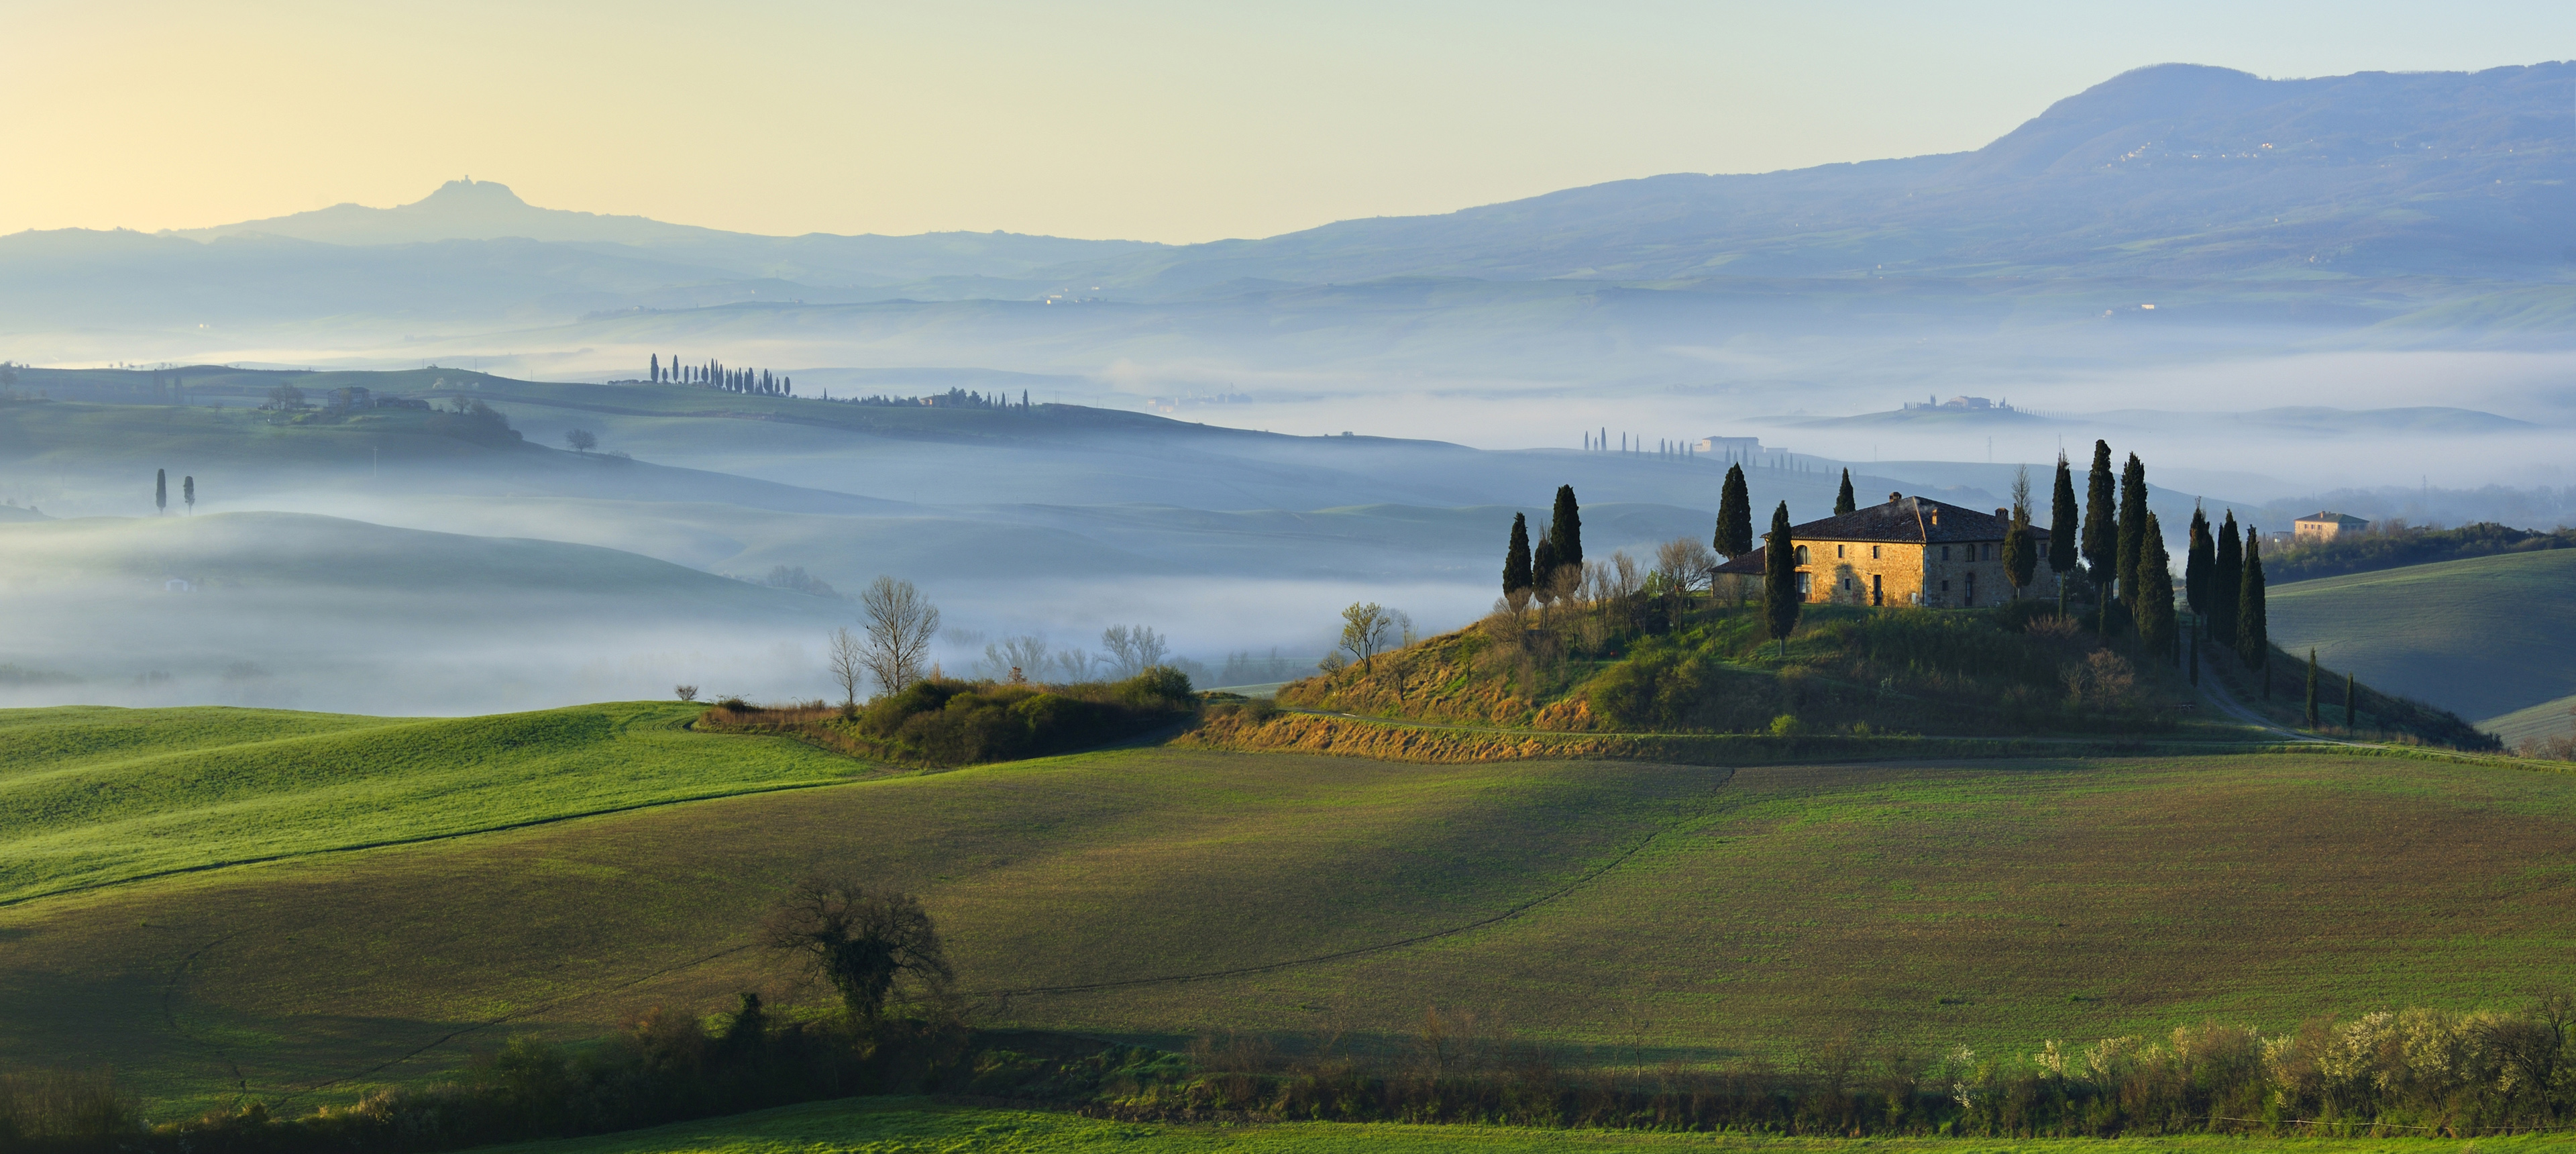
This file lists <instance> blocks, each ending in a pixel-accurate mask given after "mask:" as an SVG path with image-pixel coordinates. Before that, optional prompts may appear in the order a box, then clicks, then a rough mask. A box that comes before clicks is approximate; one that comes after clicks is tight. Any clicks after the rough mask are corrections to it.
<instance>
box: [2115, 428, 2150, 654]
mask: <svg viewBox="0 0 2576 1154" xmlns="http://www.w3.org/2000/svg"><path fill="white" fill-rule="evenodd" d="M2146 534H2147V467H2146V465H2145V464H2144V463H2142V462H2140V461H2139V460H2138V455H2137V454H2136V453H2131V454H2129V460H2128V462H2127V463H2125V464H2123V465H2121V466H2120V555H2119V558H2118V559H2117V560H2116V561H2114V562H2113V564H2115V565H2117V566H2118V567H2119V572H2118V576H2119V579H2120V610H2121V613H2122V615H2123V616H2127V617H2135V616H2137V612H2138V599H2139V595H2140V592H2141V590H2140V589H2139V584H2140V581H2141V578H2142V577H2143V575H2144V568H2143V563H2144V562H2145V560H2146V555H2147V553H2146V544H2147V536H2146Z"/></svg>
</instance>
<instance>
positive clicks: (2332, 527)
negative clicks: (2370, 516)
mask: <svg viewBox="0 0 2576 1154" xmlns="http://www.w3.org/2000/svg"><path fill="white" fill-rule="evenodd" d="M2368 528H2370V522H2368V521H2364V520H2362V519H2361V518H2359V517H2352V516H2347V515H2345V514H2342V513H2310V514H2308V515H2307V516H2305V517H2301V518H2299V519H2298V520H2296V521H2292V522H2290V539H2291V540H2293V541H2332V540H2334V539H2335V538H2337V537H2341V536H2343V535H2345V534H2347V533H2360V532H2362V531H2363V530H2366V529H2368Z"/></svg>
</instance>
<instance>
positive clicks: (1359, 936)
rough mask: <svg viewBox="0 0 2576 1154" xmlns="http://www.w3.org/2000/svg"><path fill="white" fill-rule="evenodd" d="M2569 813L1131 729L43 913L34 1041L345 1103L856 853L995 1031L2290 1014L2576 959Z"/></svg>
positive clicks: (736, 959)
mask: <svg viewBox="0 0 2576 1154" xmlns="http://www.w3.org/2000/svg"><path fill="white" fill-rule="evenodd" d="M510 720H511V719H495V720H494V721H493V722H492V724H501V723H505V722H509V721H510ZM631 728H634V727H630V729H631ZM393 732H395V731H394V730H391V729H371V730H367V731H364V733H361V734H357V735H356V736H361V737H363V736H366V735H367V734H375V733H385V734H391V733H393ZM668 738H669V740H670V741H671V742H672V743H673V745H672V746H671V747H669V748H670V750H672V751H680V750H685V749H688V748H715V747H716V746H714V745H713V744H712V743H715V742H718V741H721V740H723V739H712V738H699V737H695V736H693V735H687V734H679V733H671V734H669V735H668ZM316 740H320V739H318V738H317V739H316ZM630 740H631V739H630ZM691 743H710V744H706V745H692V744H691ZM725 748H739V747H725ZM669 756H672V753H669V752H665V751H662V750H655V751H651V752H649V753H636V754H630V755H628V756H625V757H622V758H620V759H618V760H617V762H616V764H617V765H618V766H619V767H620V768H619V769H618V770H617V771H616V772H619V773H623V774H633V773H635V772H637V770H638V769H639V768H640V767H643V766H648V765H651V764H653V763H654V762H656V761H659V760H661V759H663V758H665V757H669ZM685 764H686V763H684V762H675V763H674V765H675V767H676V766H680V765H685ZM684 772H685V773H687V774H690V775H696V774H703V773H705V772H708V770H707V769H706V768H704V767H703V766H701V767H700V768H697V769H694V770H686V771H683V770H681V769H678V768H675V769H674V771H673V773H674V776H680V775H682V774H683V773H684ZM307 812H317V811H307ZM2571 816H2576V777H2564V776H2557V775H2551V774H2544V773H2532V772H2525V771H2519V770H2512V769H2501V768H2488V767H2480V766H2462V765H2452V764H2444V763H2437V762H2425V761H2407V760H2396V759H2356V758H2346V757H2323V756H2317V757H2290V756H2268V757H2262V756H2249V757H2228V758H2219V757H2211V758H2181V759H2141V760H2126V761H2086V760H2064V761H2036V760H2034V761H2022V762H2012V763H1983V764H1980V763H1957V764H1912V765H1901V766H1865V765H1847V766H1821V767H1803V768H1781V769H1747V770H1741V771H1736V772H1734V773H1733V774H1732V775H1730V774H1729V773H1728V772H1727V771H1724V770H1711V769H1706V768H1694V767H1681V766H1657V765H1640V764H1629V763H1615V762H1575V763H1565V762H1558V763H1549V762H1511V763H1501V764H1485V765H1465V766H1423V765H1391V764H1386V763H1379V762H1370V761H1362V760H1356V759H1344V758H1313V757H1302V756H1292V755H1243V754H1217V753H1192V752H1183V751H1174V750H1125V751H1113V752H1104V753H1097V754H1089V755H1081V756H1075V757H1066V758H1057V759H1050V760H1046V761H1038V762H1023V763H1013V764H1007V765H996V766H987V767H981V768H976V769H967V770H959V771H955V772H950V773H943V774H936V775H929V776H919V777H899V778H885V779H878V780H872V781H866V782H859V783H853V784H849V785H844V786H836V787H831V788H826V789H818V790H805V791H798V792H793V793H776V794H767V795H758V796H746V797H733V798H726V799H721V800H714V801H707V802H700V803H694V804H690V805H685V806H672V807H664V808H657V809H649V810H643V811H637V812H632V813H625V814H620V815H616V816H611V817H603V818H598V819H593V820H583V821H575V822H566V823H560V824H553V825H546V826H540V827H534V828H527V829H520V830H513V831H508V832H501V833H495V834H490V835H484V836H477V837H472V838H465V839H458V840H448V841H440V842H435V843H428V844H421V845H412V846H402V847H394V848H388V849H384V850H378V851H370V852H364V853H355V854H338V855H330V856H326V857H315V858H303V859H298V860H292V861H286V862H279V863H274V864H270V865H265V866H260V867H256V868H250V869H240V870H222V871H214V872H206V873H197V874H190V875H184V876H180V877H173V878H165V879H161V880H157V881H149V882H143V883H138V884H133V885H126V886H119V887H115V888H111V889H106V890H100V891H94V892H90V893H86V894H80V895H75V896H72V897H68V898H58V899H48V900H44V901H38V902H31V903H25V904H21V905H18V906H15V907H11V908H8V909H5V910H0V936H5V937H6V938H7V939H8V940H9V941H10V942H11V949H10V954H9V963H8V968H7V970H6V972H5V976H0V1015H5V1016H6V1017H7V1018H8V1020H10V1021H11V1022H12V1023H13V1025H12V1029H11V1030H10V1031H8V1032H7V1033H6V1035H5V1036H0V1060H8V1061H43V1060H58V1059H59V1058H60V1056H61V1055H64V1054H73V1053H76V1054H79V1055H81V1056H82V1057H83V1060H85V1061H91V1062H102V1061H103V1062H112V1063H114V1064H115V1065H116V1066H117V1068H118V1069H119V1070H120V1071H121V1072H123V1074H124V1075H125V1076H128V1077H130V1078H132V1079H133V1080H134V1081H135V1083H136V1084H137V1085H138V1086H140V1087H142V1088H143V1089H145V1090H146V1092H147V1093H149V1094H151V1095H152V1096H154V1097H155V1098H157V1099H159V1100H161V1101H164V1102H167V1103H170V1104H171V1108H174V1109H175V1108H178V1107H179V1106H183V1105H187V1104H190V1103H199V1104H201V1103H204V1102H207V1101H209V1100H211V1096H212V1095H214V1094H216V1093H218V1092H219V1089H220V1088H222V1087H229V1086H232V1085H234V1084H235V1083H236V1082H237V1081H238V1082H245V1083H247V1085H248V1087H249V1088H250V1090H251V1092H252V1093H254V1094H258V1095H263V1096H266V1097H269V1098H270V1099H272V1100H277V1099H281V1098H284V1099H288V1100H291V1101H293V1102H301V1103H308V1104H309V1103H310V1102H312V1101H316V1100H321V1099H327V1098H330V1097H333V1096H337V1095H342V1094H345V1093H349V1092H352V1091H353V1090H354V1089H355V1088H358V1087H361V1086H363V1085H365V1084H368V1083H370V1082H376V1081H381V1080H386V1079H399V1078H407V1077H420V1076H425V1075H427V1074H430V1073H433V1072H435V1071H436V1070H438V1069H440V1068H443V1067H444V1066H445V1065H447V1064H448V1063H450V1062H453V1061H454V1060H456V1058H457V1057H458V1056H459V1055H460V1054H461V1053H462V1052H463V1051H464V1050H465V1049H467V1048H469V1047H472V1046H475V1045H480V1044H486V1043H489V1042H491V1041H493V1040H494V1039H496V1038H498V1037H500V1036H504V1035H506V1034H508V1033H511V1032H515V1031H522V1030H530V1031H537V1032H540V1033H551V1034H555V1035H558V1036H590V1035H594V1034H597V1033H600V1032H603V1031H606V1030H609V1029H613V1028H615V1027H616V1026H617V1025H618V1024H619V1023H621V1022H622V1021H623V1020H625V1019H626V1018H628V1017H629V1016H631V1015H633V1014H635V1013H638V1012H640V1011H642V1010H643V1009H645V1008H647V1007H650V1006H654V1005H668V1006H672V1007H675V1008H685V1009H689V1010H693V1011H708V1010H713V1009H716V1008H718V1007H720V1006H723V1005H726V1004H729V1003H730V1001H731V999H732V996H733V994H734V992H735V991H738V990H743V989H766V990H769V991H770V992H771V993H772V994H773V995H777V996H789V997H793V996H797V992H796V991H795V990H794V989H793V988H792V987H791V986H790V985H789V984H788V982H787V980H786V975H785V974H783V973H782V972H780V971H779V970H777V969H775V968H773V967H772V966H771V965H770V964H769V963H768V962H767V960H766V959H764V958H763V957H761V956H760V954H759V952H758V951H757V950H755V949H752V948H750V946H749V945H748V943H749V941H750V933H751V930H752V927H753V926H754V925H755V924H756V922H757V920H758V919H759V917H760V916H761V914H762V912H763V910H764V909H765V908H766V906H767V904H768V903H769V902H770V901H771V900H772V899H773V897H774V895H776V894H777V893H778V892H779V889H780V887H781V886H782V885H783V884H784V883H785V882H786V881H787V880H789V879H790V878H792V877H794V876H795V875H797V874H798V873H801V872H804V871H806V870H809V869H812V868H815V867H817V866H829V867H832V868H837V869H847V870H853V871H856V872H858V873H860V874H862V875H864V876H867V877H871V878H874V879H877V880H879V881H881V882H883V883H885V884H891V885H898V886H901V887H904V888H907V889H910V890H913V891H915V892H918V893H920V894H922V895H923V896H924V898H925V900H926V901H927V902H928V903H929V905H930V908H931V909H932V910H933V911H934V913H935V914H936V915H937V916H938V917H939V918H940V919H941V924H942V926H943V928H944V930H945V931H946V933H947V934H948V935H949V937H950V939H951V942H952V953H953V956H954V957H955V958H956V959H957V960H958V963H959V966H960V986H961V987H962V988H963V989H964V990H966V991H968V992H969V995H970V997H971V998H972V1000H973V1001H974V1002H975V1004H976V1005H977V1006H978V1007H979V1010H978V1013H979V1015H980V1017H981V1019H982V1020H983V1021H985V1022H988V1023H993V1024H1002V1025H1021V1026H1031V1027H1043V1028H1054V1029H1068V1030H1079V1031H1083V1032H1086V1033H1092V1034H1095V1035H1096V1034H1104V1033H1105V1034H1112V1035H1123V1036H1129V1037H1137V1038H1143V1039H1149V1040H1164V1041H1169V1040H1175V1039H1180V1038H1185V1037H1187V1036H1190V1035H1194V1034H1198V1033H1201V1032H1205V1031H1211V1030H1228V1029H1233V1030H1244V1031H1252V1032H1256V1033H1259V1034H1263V1035H1268V1036H1271V1037H1274V1038H1276V1039H1277V1040H1279V1042H1280V1043H1281V1044H1283V1045H1286V1046H1289V1047H1292V1048H1293V1047H1296V1046H1301V1045H1308V1044H1312V1043H1315V1042H1317V1041H1319V1040H1320V1039H1322V1038H1324V1037H1325V1036H1328V1035H1331V1036H1339V1037H1341V1038H1342V1039H1343V1040H1344V1043H1345V1044H1352V1045H1359V1046H1363V1047H1377V1046H1392V1045H1397V1044H1401V1042H1402V1040H1403V1039H1405V1038H1406V1037H1408V1036H1410V1035H1411V1033H1412V1032H1413V1031H1414V1030H1416V1029H1417V1027H1418V1024H1419V1023H1420V1021H1421V1020H1422V1016H1423V1013H1424V1010H1425V1009H1426V1008H1427V1007H1431V1006H1439V1007H1443V1008H1444V1011H1446V1010H1467V1011H1472V1012H1474V1013H1476V1014H1479V1015H1483V1016H1487V1017H1493V1016H1497V1015H1498V1016H1499V1017H1500V1019H1501V1020H1502V1021H1503V1022H1505V1023H1506V1024H1507V1025H1508V1026H1509V1027H1510V1028H1511V1029H1513V1030H1514V1031H1516V1032H1518V1033H1520V1034H1522V1035H1524V1036H1528V1037H1532V1038H1535V1039H1539V1040H1544V1041H1547V1042H1550V1043H1553V1044H1557V1045H1561V1046H1566V1047H1572V1048H1574V1049H1573V1051H1572V1052H1573V1053H1575V1054H1576V1055H1578V1057H1581V1056H1584V1055H1588V1058H1585V1059H1583V1060H1591V1061H1612V1062H1620V1063H1628V1062H1640V1061H1642V1062H1649V1063H1651V1062H1654V1061H1660V1060H1662V1059H1664V1058H1666V1057H1671V1058H1678V1059H1682V1060H1685V1061H1688V1060H1698V1059H1715V1058H1722V1057H1725V1056H1728V1055H1739V1054H1745V1053H1761V1054H1771V1055H1775V1056H1781V1057H1793V1056H1795V1055H1797V1054H1799V1053H1802V1052H1804V1050H1805V1048H1806V1047H1808V1046H1810V1045H1811V1044H1813V1043H1815V1042H1816V1041H1817V1040H1818V1039H1821V1038H1825V1037H1830V1036H1833V1035H1836V1034H1839V1033H1842V1032H1846V1031H1857V1032H1859V1033H1860V1034H1861V1035H1863V1036H1867V1037H1871V1038H1875V1039H1881V1040H1884V1041H1885V1042H1886V1043H1887V1044H1891V1045H1903V1046H1908V1047H1920V1048H1924V1049H1927V1050H1928V1049H1933V1048H1940V1047H1946V1046H1949V1045H1953V1044H1958V1043H1966V1044H1970V1045H1976V1046H1986V1045H1993V1044H2010V1045H2025V1044H2028V1040H2029V1039H2031V1038H2038V1037H2070V1038H2090V1037H2097V1036H2104V1035H2109V1034H2115V1033H2127V1032H2152V1031H2156V1030H2160V1029H2162V1028H2164V1027H2166V1026H2169V1025H2171V1024H2173V1023H2176V1022H2178V1021H2183V1020H2197V1019H2199V1018H2200V1017H2202V1016H2206V1015H2219V1016H2222V1017H2226V1018H2230V1019H2238V1018H2242V1019H2249V1020H2253V1021H2257V1022H2260V1023H2265V1024H2267V1025H2270V1026H2273V1027H2286V1026H2288V1025H2290V1024H2292V1023H2294V1022H2296V1021H2298V1020H2300V1019H2302V1018H2304V1017H2306V1016H2309V1015H2312V1014H2315V1013H2320V1012H2325V1011H2329V1010H2348V1009H2352V1008H2355V1007H2364V1006H2372V1005H2381V1004H2434V1005H2470V1004H2498V1003H2501V1002H2505V1001H2509V1000H2510V999H2511V998H2513V997H2515V996H2517V995H2518V994H2519V993H2520V992H2521V991H2524V990H2527V989H2532V988H2537V986H2538V984H2541V983H2545V982H2546V981H2548V980H2551V976H2552V975H2553V974H2555V972H2556V968H2555V967H2556V964H2557V963H2556V958H2557V944H2558V943H2561V942H2563V941H2564V940H2565V939H2566V937H2567V936H2568V935H2569V934H2570V933H2571V932H2576V888H2571V887H2568V886H2564V885H2561V884H2560V881H2561V879H2559V878H2558V877H2557V876H2556V875H2554V874H2552V873H2551V872H2550V871H2548V870H2547V869H2541V868H2535V867H2534V866H2533V865H2532V863H2533V862H2548V861H2554V860H2561V859H2563V858H2565V857H2566V856H2567V855H2568V854H2569V853H2570V852H2571V851H2576V841H2571V838H2572V837H2576V835H2571V834H2569V833H2568V832H2567V831H2568V830H2569V829H2571V828H2576V826H2571V824H2570V821H2569V818H2570V817H2571ZM257 832H258V831H256V830H253V829H249V828H243V829H240V830H238V831H237V832H236V833H235V834H234V835H233V836H235V837H237V838H247V837H250V836H254V835H256V834H257ZM119 840H120V842H130V841H133V840H137V839H136V838H134V837H126V838H121V839H119ZM2355 845H2368V846H2369V847H2370V848H2369V852H2368V853H2366V854H2365V853H2354V852H2347V851H2348V850H2349V847H2352V846H2355ZM2256 924H2259V925H2263V926H2265V927H2267V931H2266V932H2265V933H2264V934H2262V935H2247V934H2246V933H2244V932H2243V927H2244V926H2246V925H2256ZM1182 979H1190V980H1182ZM808 996H810V995H808Z"/></svg>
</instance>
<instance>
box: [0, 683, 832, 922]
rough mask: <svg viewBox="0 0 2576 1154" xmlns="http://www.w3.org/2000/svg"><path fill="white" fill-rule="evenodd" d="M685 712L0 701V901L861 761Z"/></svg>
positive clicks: (606, 806) (715, 790)
mask: <svg viewBox="0 0 2576 1154" xmlns="http://www.w3.org/2000/svg"><path fill="white" fill-rule="evenodd" d="M697 712H698V710H697V709H696V708H695V707H691V706H685V705H680V704H677V703H673V704H658V703H656V704H637V705H600V706H583V707H579V708H574V709H554V710H547V711H544V712H540V713H525V714H515V715H508V716H501V717H478V718H463V719H443V718H442V719H405V718H381V717H344V716H334V715H329V714H307V713H283V712H277V711H272V710H248V709H219V708H207V709H168V710H124V709H99V708H82V707H75V708H62V709H27V710H6V711H0V904H13V903H18V902H25V901H28V900H30V899H32V898H36V897H40V896H43V895H46V894H55V893H63V892H66V891H72V890H79V889H86V888H92V887H97V886H102V885H111V884H114V883H117V882H121V881H127V880H131V879H134V878H138V877H150V876H154V875H162V874H171V873H178V872H184V871H191V870H202V869H206V868H209V867H212V866H217V865H222V864H227V863H236V862H244V861H256V860H267V859H274V858H284V857H294V856H298V855H303V854H311V853H317V852H324V851H329V850H337V849H346V848H349V847H353V846H363V845H373V844H382V843H386V842H395V841H403V840H409V839H417V838H426V837H438V836H444V835H453V834H459V833H467V832H472V831H475V830H486V829H495V828H500V827H504V826H511V825H521V824H526V823H529V822H538V821H546V820H551V819H556V818H561V817H566V816H569V815H574V814H583V813H597V812H600V811H603V810H611V809H619V808H627V807H633V806H640V805H650V804H655V803H659V802H668V801H674V800H679V799H685V798H699V797H712V796H722V795H728V794H737V793H744V792H749V791H754V790H762V789H776V788H782V787H787V786H796V785H812V784H818V783H822V782H830V781H839V780H845V779H847V778H850V777H852V776H857V775H860V774H863V773H865V772H866V766H865V765H864V764H862V763H858V762H853V761H850V760H847V759H844V758H837V757H831V756H828V755H825V754H822V753H820V752H817V751H815V750H812V749H809V748H807V747H805V746H801V745H797V744H794V743H791V742H786V741H781V740H777V739H771V738H760V737H715V736H700V735H696V734H692V733H689V732H687V731H686V730H685V726H686V724H687V722H688V721H689V719H690V718H692V717H694V716H696V715H697Z"/></svg>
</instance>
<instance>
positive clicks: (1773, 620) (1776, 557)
mask: <svg viewBox="0 0 2576 1154" xmlns="http://www.w3.org/2000/svg"><path fill="white" fill-rule="evenodd" d="M1796 550H1797V547H1796V546H1795V545H1794V544H1793V543H1792V542H1791V541H1790V540H1789V503H1788V502H1787V501H1782V502H1780V507H1779V508H1778V509H1775V510H1773V511H1772V513H1771V532H1770V534H1769V535H1768V536H1766V537H1764V538H1763V539H1762V610H1763V616H1764V618H1765V619H1766V620H1767V622H1768V623H1769V625H1770V626H1771V639H1772V640H1773V641H1776V642H1779V644H1780V656H1782V657H1784V658H1785V657H1787V656H1789V631H1790V630H1792V629H1795V628H1797V627H1798V611H1799V609H1800V608H1801V607H1802V605H1803V601H1802V599H1801V598H1800V597H1799V596H1798V557H1797V551H1796Z"/></svg>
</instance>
